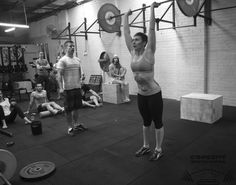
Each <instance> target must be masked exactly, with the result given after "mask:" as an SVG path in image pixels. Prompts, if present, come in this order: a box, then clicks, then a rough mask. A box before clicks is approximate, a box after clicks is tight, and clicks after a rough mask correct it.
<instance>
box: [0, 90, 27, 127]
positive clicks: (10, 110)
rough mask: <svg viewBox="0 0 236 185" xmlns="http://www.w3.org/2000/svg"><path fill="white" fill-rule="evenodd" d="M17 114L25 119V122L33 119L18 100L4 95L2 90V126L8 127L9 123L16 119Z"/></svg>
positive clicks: (0, 103) (0, 94)
mask: <svg viewBox="0 0 236 185" xmlns="http://www.w3.org/2000/svg"><path fill="white" fill-rule="evenodd" d="M17 114H18V115H19V116H20V118H22V119H24V120H25V123H26V124H28V123H31V121H30V120H29V119H28V118H27V117H26V116H25V115H24V113H23V111H22V110H21V108H20V107H19V106H18V105H17V103H16V100H15V99H14V98H11V99H10V100H9V99H8V98H4V97H3V93H2V91H1V90H0V120H1V122H2V128H4V129H5V128H7V123H12V122H14V120H15V119H16V116H17Z"/></svg>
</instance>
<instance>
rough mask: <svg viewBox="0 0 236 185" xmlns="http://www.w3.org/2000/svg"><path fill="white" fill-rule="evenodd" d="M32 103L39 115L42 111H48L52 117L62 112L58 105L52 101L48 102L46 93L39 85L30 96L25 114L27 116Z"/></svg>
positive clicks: (62, 109)
mask: <svg viewBox="0 0 236 185" xmlns="http://www.w3.org/2000/svg"><path fill="white" fill-rule="evenodd" d="M34 102H35V104H36V107H37V110H38V112H39V113H40V112H42V111H46V110H48V111H50V112H51V113H52V114H53V115H55V114H57V113H59V112H63V111H64V108H63V107H61V106H60V105H58V104H56V103H55V102H53V101H51V102H48V100H47V92H46V91H45V90H43V87H42V84H41V83H37V84H36V90H35V91H33V92H32V93H31V95H30V102H29V106H28V109H27V111H26V114H28V113H29V112H30V109H31V107H32V105H33V103H34Z"/></svg>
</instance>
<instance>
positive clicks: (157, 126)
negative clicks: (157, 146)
mask: <svg viewBox="0 0 236 185" xmlns="http://www.w3.org/2000/svg"><path fill="white" fill-rule="evenodd" d="M162 127H163V123H162V122H158V123H155V129H161V128H162Z"/></svg>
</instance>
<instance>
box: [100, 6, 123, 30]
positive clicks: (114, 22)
mask: <svg viewBox="0 0 236 185" xmlns="http://www.w3.org/2000/svg"><path fill="white" fill-rule="evenodd" d="M119 14H120V10H119V9H118V8H116V6H115V5H113V4H110V3H106V4H104V5H102V7H101V8H100V9H99V11H98V15H97V17H98V23H99V25H100V27H101V28H102V29H103V30H104V31H106V32H108V33H114V32H119V31H120V26H121V16H117V15H119ZM113 16H117V17H113ZM112 17H113V18H112Z"/></svg>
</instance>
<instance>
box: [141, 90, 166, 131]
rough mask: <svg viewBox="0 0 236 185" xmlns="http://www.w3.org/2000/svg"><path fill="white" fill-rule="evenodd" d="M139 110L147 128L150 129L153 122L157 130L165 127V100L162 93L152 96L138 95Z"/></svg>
mask: <svg viewBox="0 0 236 185" xmlns="http://www.w3.org/2000/svg"><path fill="white" fill-rule="evenodd" d="M138 108H139V112H140V114H141V116H142V118H143V124H144V126H145V127H149V126H150V125H151V123H152V121H153V122H154V124H155V128H156V129H160V128H161V127H162V126H163V123H162V113H163V100H162V94H161V91H160V92H158V93H156V94H153V95H150V96H143V95H140V94H138Z"/></svg>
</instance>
